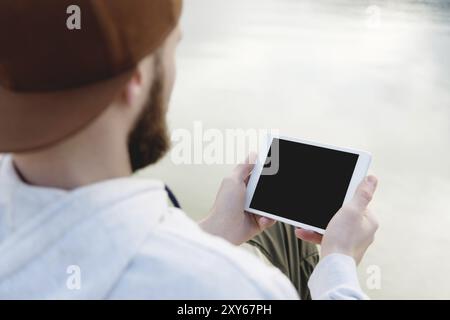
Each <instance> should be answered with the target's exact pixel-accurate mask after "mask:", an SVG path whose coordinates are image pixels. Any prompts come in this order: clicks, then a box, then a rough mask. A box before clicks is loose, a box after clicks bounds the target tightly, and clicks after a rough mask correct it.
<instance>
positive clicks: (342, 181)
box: [245, 136, 372, 234]
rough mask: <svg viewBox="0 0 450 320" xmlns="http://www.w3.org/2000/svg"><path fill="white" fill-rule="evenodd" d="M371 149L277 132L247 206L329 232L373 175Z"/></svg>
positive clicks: (249, 191) (256, 174) (249, 192)
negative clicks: (280, 134) (357, 148)
mask: <svg viewBox="0 0 450 320" xmlns="http://www.w3.org/2000/svg"><path fill="white" fill-rule="evenodd" d="M371 158H372V157H371V155H370V154H369V153H367V152H365V151H360V150H354V149H349V148H342V147H336V146H331V145H325V144H322V143H317V142H311V141H305V140H301V139H296V138H290V137H285V136H272V137H270V138H269V140H268V143H267V147H266V148H265V149H264V150H261V151H260V154H259V157H258V160H257V162H256V164H255V168H254V169H253V171H252V174H251V176H250V179H249V182H248V187H247V193H246V203H245V210H246V211H247V212H251V213H255V214H258V215H261V216H266V217H269V218H272V219H274V220H278V221H281V222H285V223H288V224H291V225H293V226H296V227H300V228H303V229H308V230H313V231H316V232H318V233H321V234H323V233H324V232H325V229H326V227H327V225H328V223H329V222H330V220H331V218H333V216H334V215H335V214H336V212H337V211H338V210H339V209H340V208H341V207H342V205H343V204H344V203H346V202H348V201H349V200H350V199H351V198H352V197H353V195H354V193H355V191H356V188H357V187H358V185H359V183H360V182H361V181H362V180H363V179H364V178H365V176H366V175H367V171H368V169H369V165H370V162H371Z"/></svg>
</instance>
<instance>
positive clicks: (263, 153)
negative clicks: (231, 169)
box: [245, 135, 372, 234]
mask: <svg viewBox="0 0 450 320" xmlns="http://www.w3.org/2000/svg"><path fill="white" fill-rule="evenodd" d="M273 139H280V140H286V141H291V142H297V143H303V144H307V145H311V146H316V147H321V148H326V149H331V150H336V151H343V152H348V153H354V154H357V155H358V156H359V157H358V161H357V162H356V166H355V169H354V171H353V175H352V178H351V180H350V184H349V186H348V188H347V193H346V194H345V198H344V203H343V204H345V203H347V202H348V201H350V200H351V198H352V197H353V195H354V194H355V191H356V188H357V187H358V185H359V184H360V183H361V181H362V180H363V179H364V178H365V177H366V175H367V171H368V170H369V166H370V163H371V161H372V155H371V154H370V153H368V152H366V151H362V150H357V149H352V148H345V147H338V146H333V145H329V144H324V143H319V142H314V141H308V140H304V139H299V138H293V137H289V136H284V135H270V136H268V143H267V145H266V148H264V149H261V150H260V151H259V154H258V157H257V160H256V163H255V167H254V169H253V171H252V174H251V176H250V179H249V181H248V185H247V192H246V197H245V211H247V212H250V213H254V214H257V215H260V216H264V217H268V218H271V219H273V220H277V221H281V222H284V223H287V224H290V225H293V226H295V227H299V228H302V229H306V230H312V231H315V232H318V233H320V234H324V233H325V230H324V229H321V228H318V227H315V226H312V225H308V224H304V223H301V222H298V221H294V220H291V219H287V218H284V217H280V216H277V215H274V214H271V213H268V212H264V211H260V210H257V209H253V208H250V204H251V201H252V199H253V194H254V193H255V189H256V186H257V184H258V181H259V177H260V176H261V172H262V170H263V168H264V163H265V162H266V159H267V155H268V152H269V149H270V147H271V146H272V143H273Z"/></svg>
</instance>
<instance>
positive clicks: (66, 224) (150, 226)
mask: <svg viewBox="0 0 450 320" xmlns="http://www.w3.org/2000/svg"><path fill="white" fill-rule="evenodd" d="M0 256H1V257H2V263H1V264H0V298H1V299H298V295H297V293H296V291H295V289H294V287H293V286H292V284H291V283H290V282H289V280H288V279H287V278H286V277H285V276H284V275H283V274H282V273H281V272H280V271H279V270H278V269H276V268H273V267H269V266H267V265H265V264H264V263H262V262H261V261H259V260H258V259H257V258H256V257H254V256H252V255H251V254H249V253H248V252H245V251H244V250H242V249H241V248H238V247H236V246H233V245H231V244H230V243H228V242H226V241H225V240H223V239H221V238H218V237H215V236H212V235H209V234H207V233H205V232H203V231H202V230H201V229H200V228H199V227H198V225H197V224H196V223H195V222H194V221H192V220H191V219H190V218H189V217H187V215H186V214H185V213H184V212H182V211H181V210H178V209H174V208H170V207H169V206H168V204H167V195H166V192H165V190H164V184H163V183H161V182H158V181H153V180H146V179H137V178H125V179H116V180H111V181H105V182H102V183H97V184H94V185H91V186H87V187H83V188H80V189H77V190H74V191H70V192H68V191H63V190H58V189H50V188H41V187H34V186H30V185H27V184H25V183H23V182H22V181H21V180H20V178H19V177H18V176H17V173H16V172H15V169H14V166H13V164H12V158H11V156H5V157H4V158H3V159H2V161H1V164H0ZM309 287H310V289H311V294H312V297H313V298H314V299H363V298H366V296H365V295H364V294H363V293H362V291H361V289H360V287H359V284H358V280H357V277H356V266H355V262H354V260H353V259H352V258H350V257H347V256H343V255H331V256H328V257H326V258H325V259H323V260H322V261H321V262H320V263H319V265H318V266H317V268H316V269H315V271H314V273H313V275H312V276H311V279H310V282H309Z"/></svg>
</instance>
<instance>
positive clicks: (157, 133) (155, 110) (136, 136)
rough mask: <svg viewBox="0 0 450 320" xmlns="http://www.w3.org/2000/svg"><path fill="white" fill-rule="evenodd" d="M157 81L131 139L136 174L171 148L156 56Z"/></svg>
mask: <svg viewBox="0 0 450 320" xmlns="http://www.w3.org/2000/svg"><path fill="white" fill-rule="evenodd" d="M154 68H155V79H154V81H153V85H152V88H151V90H150V94H149V97H148V101H147V102H146V104H145V105H144V108H143V110H142V113H141V114H140V116H139V118H138V120H137V122H136V124H135V126H134V128H133V130H132V131H131V133H130V136H129V139H128V152H129V154H130V161H131V167H132V170H133V172H136V171H138V170H140V169H143V168H145V167H147V166H149V165H152V164H154V163H156V162H158V161H159V160H160V159H161V158H163V157H164V155H165V154H166V153H167V151H168V150H169V148H170V137H169V130H168V127H167V120H166V110H167V102H166V101H165V99H164V72H163V68H162V63H161V59H160V57H159V56H158V55H157V56H156V57H155V64H154Z"/></svg>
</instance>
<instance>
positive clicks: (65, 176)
mask: <svg viewBox="0 0 450 320" xmlns="http://www.w3.org/2000/svg"><path fill="white" fill-rule="evenodd" d="M121 140H124V139H120V137H118V136H114V133H112V134H110V135H101V136H98V135H95V134H89V132H87V133H84V134H83V135H81V136H75V137H73V138H70V139H69V140H67V141H65V142H64V143H61V144H58V145H56V146H53V147H51V148H47V149H45V150H42V151H37V152H32V153H27V154H14V155H13V159H14V165H15V167H16V169H17V171H18V173H19V175H20V176H21V177H22V178H23V180H24V181H25V182H26V183H29V184H31V185H37V186H43V187H50V188H58V189H64V190H73V189H76V188H79V187H82V186H86V185H90V184H93V183H97V182H101V181H104V180H110V179H116V178H122V177H127V176H130V175H131V174H132V169H131V164H130V159H129V155H128V149H127V144H126V141H121Z"/></svg>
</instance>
